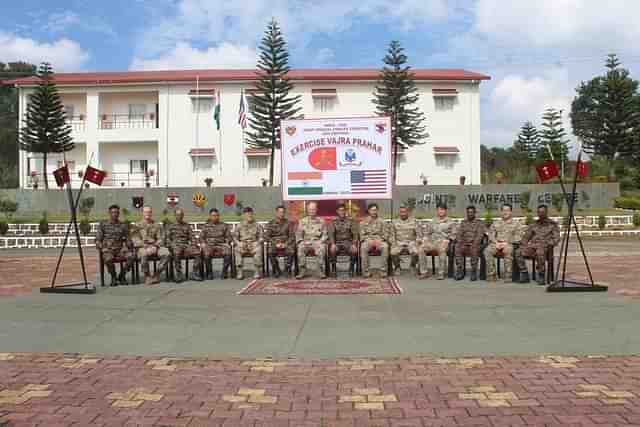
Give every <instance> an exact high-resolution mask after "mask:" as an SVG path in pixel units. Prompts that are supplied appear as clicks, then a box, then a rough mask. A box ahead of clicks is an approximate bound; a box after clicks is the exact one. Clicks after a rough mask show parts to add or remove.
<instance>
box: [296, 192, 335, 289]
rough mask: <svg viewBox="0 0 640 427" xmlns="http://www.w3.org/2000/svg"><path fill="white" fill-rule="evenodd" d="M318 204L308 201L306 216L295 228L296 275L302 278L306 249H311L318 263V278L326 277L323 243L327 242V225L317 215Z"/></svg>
mask: <svg viewBox="0 0 640 427" xmlns="http://www.w3.org/2000/svg"><path fill="white" fill-rule="evenodd" d="M317 213H318V205H317V204H316V202H310V203H309V204H308V205H307V216H305V217H304V218H302V219H301V220H300V223H299V224H298V228H297V229H296V244H297V245H298V275H297V276H296V279H302V278H304V276H305V273H306V268H307V267H306V259H307V251H308V250H309V249H313V250H314V251H315V253H316V257H317V258H318V260H319V261H318V262H319V264H320V266H319V268H320V278H322V279H324V278H326V277H327V275H326V274H325V271H324V255H325V246H324V245H325V243H326V242H327V226H326V225H325V223H324V220H323V219H322V218H318V217H317Z"/></svg>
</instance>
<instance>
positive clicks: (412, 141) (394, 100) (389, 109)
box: [372, 40, 429, 182]
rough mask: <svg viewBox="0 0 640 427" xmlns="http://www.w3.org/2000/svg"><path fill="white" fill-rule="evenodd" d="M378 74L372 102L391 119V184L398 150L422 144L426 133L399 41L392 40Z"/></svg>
mask: <svg viewBox="0 0 640 427" xmlns="http://www.w3.org/2000/svg"><path fill="white" fill-rule="evenodd" d="M383 62H384V63H385V66H383V67H382V70H381V71H380V79H379V81H378V83H377V85H376V88H375V91H374V93H373V96H374V99H373V100H372V102H373V103H374V104H375V105H376V113H377V114H379V115H383V116H389V117H390V118H391V129H392V133H391V144H392V149H393V158H394V165H393V182H395V180H396V169H397V167H398V166H397V165H398V149H404V148H408V147H412V146H414V145H420V144H424V143H425V139H426V138H428V137H429V134H428V133H427V131H426V126H425V124H424V122H425V120H426V119H425V116H424V114H423V113H422V112H421V111H420V108H419V107H417V106H415V105H416V104H417V102H418V99H419V95H418V88H417V87H416V83H415V81H414V76H413V73H412V72H411V67H410V66H408V65H406V64H407V55H405V54H404V49H403V48H402V47H401V46H400V42H398V41H395V40H394V41H392V42H391V43H390V44H389V49H388V50H387V54H386V55H385V57H384V59H383Z"/></svg>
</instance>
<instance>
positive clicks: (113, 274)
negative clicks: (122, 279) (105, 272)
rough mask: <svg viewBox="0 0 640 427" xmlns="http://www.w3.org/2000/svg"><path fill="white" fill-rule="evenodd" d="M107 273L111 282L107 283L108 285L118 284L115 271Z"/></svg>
mask: <svg viewBox="0 0 640 427" xmlns="http://www.w3.org/2000/svg"><path fill="white" fill-rule="evenodd" d="M109 275H110V276H111V283H110V284H109V286H118V279H117V276H116V272H115V271H114V272H113V273H109Z"/></svg>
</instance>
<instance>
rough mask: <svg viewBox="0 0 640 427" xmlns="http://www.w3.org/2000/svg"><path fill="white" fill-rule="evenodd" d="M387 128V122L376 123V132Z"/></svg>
mask: <svg viewBox="0 0 640 427" xmlns="http://www.w3.org/2000/svg"><path fill="white" fill-rule="evenodd" d="M386 130H387V124H386V123H376V132H378V133H384V132H385V131H386Z"/></svg>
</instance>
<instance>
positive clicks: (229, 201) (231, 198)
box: [223, 193, 236, 206]
mask: <svg viewBox="0 0 640 427" xmlns="http://www.w3.org/2000/svg"><path fill="white" fill-rule="evenodd" d="M223 201H224V204H225V205H227V206H231V205H233V203H234V202H235V201H236V195H235V194H234V193H227V194H225V195H224V199H223Z"/></svg>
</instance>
